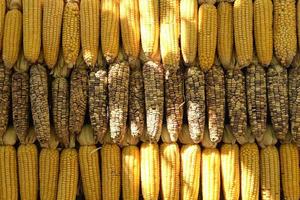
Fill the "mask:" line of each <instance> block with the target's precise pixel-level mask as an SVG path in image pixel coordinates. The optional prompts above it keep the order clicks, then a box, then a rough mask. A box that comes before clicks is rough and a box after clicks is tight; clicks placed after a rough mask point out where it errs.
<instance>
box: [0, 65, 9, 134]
mask: <svg viewBox="0 0 300 200" xmlns="http://www.w3.org/2000/svg"><path fill="white" fill-rule="evenodd" d="M10 96H11V70H10V69H6V68H5V66H4V65H3V64H2V63H1V64H0V137H2V136H3V135H4V133H5V131H6V128H7V124H8V118H9V110H10Z"/></svg>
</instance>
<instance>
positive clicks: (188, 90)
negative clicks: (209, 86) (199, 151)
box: [185, 66, 205, 143]
mask: <svg viewBox="0 0 300 200" xmlns="http://www.w3.org/2000/svg"><path fill="white" fill-rule="evenodd" d="M185 75H186V78H185V95H186V104H187V119H188V126H189V132H190V138H191V139H192V140H193V142H195V143H199V142H201V141H202V139H203V133H204V128H205V80H204V73H203V71H202V70H201V69H200V68H199V67H198V66H191V67H189V68H187V71H186V74H185Z"/></svg>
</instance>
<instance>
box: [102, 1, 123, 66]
mask: <svg viewBox="0 0 300 200" xmlns="http://www.w3.org/2000/svg"><path fill="white" fill-rule="evenodd" d="M119 6H120V5H119V0H102V1H101V47H102V51H103V55H104V58H105V59H106V61H107V62H108V63H112V62H113V61H114V60H115V58H116V57H117V56H118V52H119V35H120V26H119V17H120V9H119Z"/></svg>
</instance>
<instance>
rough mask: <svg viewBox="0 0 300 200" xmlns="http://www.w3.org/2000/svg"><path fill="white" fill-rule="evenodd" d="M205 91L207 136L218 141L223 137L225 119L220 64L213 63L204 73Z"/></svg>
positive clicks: (214, 141) (222, 76)
mask: <svg viewBox="0 0 300 200" xmlns="http://www.w3.org/2000/svg"><path fill="white" fill-rule="evenodd" d="M205 92H206V107H207V112H208V130H209V138H210V141H211V142H213V143H218V142H220V141H221V140H222V137H223V131H224V120H225V80H224V71H223V69H222V67H221V66H219V65H214V66H213V67H212V68H211V69H210V70H209V71H207V73H206V74H205Z"/></svg>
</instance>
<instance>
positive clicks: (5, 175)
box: [0, 145, 19, 200]
mask: <svg viewBox="0 0 300 200" xmlns="http://www.w3.org/2000/svg"><path fill="white" fill-rule="evenodd" d="M0 180H1V181H0V191H1V192H0V199H3V200H4V199H5V200H18V195H19V193H18V174H17V153H16V149H15V148H14V147H13V146H11V145H4V146H0Z"/></svg>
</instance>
